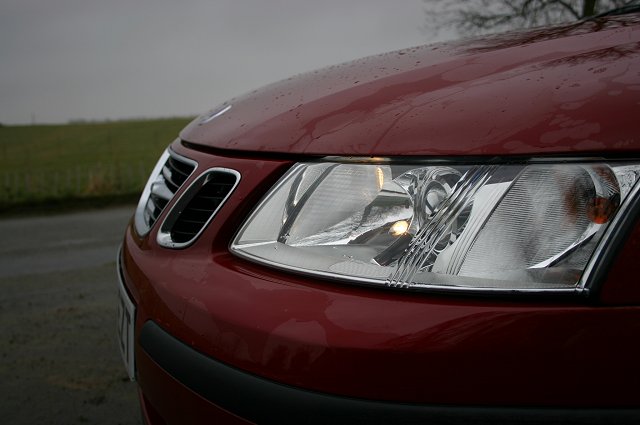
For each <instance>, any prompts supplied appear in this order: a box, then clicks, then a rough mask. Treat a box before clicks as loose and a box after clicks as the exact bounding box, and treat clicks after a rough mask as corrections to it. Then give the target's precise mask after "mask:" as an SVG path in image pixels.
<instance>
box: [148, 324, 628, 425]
mask: <svg viewBox="0 0 640 425" xmlns="http://www.w3.org/2000/svg"><path fill="white" fill-rule="evenodd" d="M140 345H141V347H142V348H143V349H144V351H145V352H146V353H147V354H148V355H149V356H150V357H151V358H152V359H153V360H154V361H155V362H156V363H157V364H158V365H159V366H160V367H162V368H163V369H164V370H165V371H166V372H168V373H169V374H170V375H171V376H173V377H174V378H175V379H176V380H178V381H179V382H181V383H182V384H183V385H185V386H186V387H187V388H189V389H191V390H192V391H194V392H195V393H197V394H199V395H200V396H202V397H204V398H205V399H207V400H209V401H210V402H212V403H214V404H216V405H218V406H219V407H222V408H224V409H226V410H228V411H230V412H232V413H234V414H236V415H238V416H240V417H242V418H245V419H247V420H249V421H251V422H255V423H258V424H271V423H273V424H293V423H305V424H327V423H349V424H367V425H372V424H430V425H437V424H443V425H444V424H447V425H451V424H465V425H467V424H485V423H486V424H526V425H533V424H638V423H640V409H551V408H513V407H467V406H464V407H457V406H439V405H421V404H402V403H393V402H381V401H373V400H364V399H356V398H348V397H343V396H336V395H330V394H324V393H318V392H314V391H309V390H305V389H301V388H296V387H291V386H288V385H284V384H280V383H277V382H274V381H270V380H267V379H264V378H260V377H258V376H255V375H252V374H250V373H247V372H243V371H241V370H239V369H236V368H233V367H230V366H227V365H225V364H223V363H221V362H219V361H217V360H214V359H212V358H210V357H207V356H205V355H203V354H202V353H200V352H198V351H196V350H194V349H192V348H191V347H189V346H187V345H186V344H184V343H183V342H181V341H179V340H178V339H176V338H175V337H173V336H171V335H170V334H168V333H167V332H165V331H164V330H163V329H161V328H160V327H159V326H158V325H157V324H155V323H153V322H151V321H149V322H146V323H145V324H144V325H143V327H142V331H141V334H140Z"/></svg>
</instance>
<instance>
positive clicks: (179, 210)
mask: <svg viewBox="0 0 640 425" xmlns="http://www.w3.org/2000/svg"><path fill="white" fill-rule="evenodd" d="M239 180H240V174H239V173H238V172H237V171H235V170H230V169H228V168H212V169H210V170H207V171H206V172H205V173H203V174H202V175H201V176H200V177H198V178H197V179H196V180H195V181H194V182H193V183H192V184H191V185H190V186H189V187H188V188H187V189H186V190H185V192H184V195H182V197H181V198H180V199H179V200H178V201H177V202H176V204H175V206H174V207H173V208H172V210H171V211H170V212H169V214H168V215H167V218H166V219H165V221H164V223H162V226H161V227H160V231H159V232H158V243H160V245H163V246H165V247H168V248H183V247H185V246H187V245H189V244H191V243H192V242H193V241H195V239H196V238H197V237H198V236H199V235H200V233H202V231H203V230H204V229H205V227H206V226H207V225H208V224H209V222H210V221H211V220H212V219H213V217H214V215H215V214H216V213H217V212H218V210H219V209H220V207H221V206H222V204H223V203H224V201H225V200H226V199H227V198H228V197H229V195H231V192H232V191H233V189H234V188H235V187H236V186H237V184H238V182H239Z"/></svg>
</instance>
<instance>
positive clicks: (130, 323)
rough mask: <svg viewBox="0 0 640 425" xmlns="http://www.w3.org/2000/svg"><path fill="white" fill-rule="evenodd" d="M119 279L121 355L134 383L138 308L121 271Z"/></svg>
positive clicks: (119, 337) (119, 338) (119, 339)
mask: <svg viewBox="0 0 640 425" xmlns="http://www.w3.org/2000/svg"><path fill="white" fill-rule="evenodd" d="M118 277H119V285H118V341H119V345H120V354H121V355H122V360H123V361H124V366H125V368H126V369H127V374H128V375H129V379H131V380H132V381H134V380H135V376H136V369H135V360H134V357H133V334H134V326H135V317H136V315H135V313H136V307H135V305H134V304H133V302H132V301H131V299H130V298H129V294H128V293H127V290H126V289H125V288H124V283H123V282H122V278H121V277H120V271H119V270H118Z"/></svg>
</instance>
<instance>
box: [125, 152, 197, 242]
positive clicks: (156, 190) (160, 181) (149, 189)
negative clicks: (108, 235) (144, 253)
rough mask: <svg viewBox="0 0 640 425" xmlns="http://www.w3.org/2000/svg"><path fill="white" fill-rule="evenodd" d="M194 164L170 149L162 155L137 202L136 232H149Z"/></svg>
mask: <svg viewBox="0 0 640 425" xmlns="http://www.w3.org/2000/svg"><path fill="white" fill-rule="evenodd" d="M196 166H197V163H196V162H195V161H193V160H190V159H188V158H184V157H182V156H180V155H178V154H176V153H175V152H173V151H171V150H167V151H166V152H165V153H164V154H163V155H162V157H161V158H160V160H159V161H158V165H156V168H155V169H154V170H153V172H152V173H151V177H150V178H149V182H148V183H147V186H146V187H145V189H144V191H143V193H142V196H141V198H140V202H139V203H138V208H137V210H136V219H135V224H136V230H137V232H138V234H140V235H144V234H146V233H148V232H149V230H150V229H151V228H152V227H153V225H154V224H155V222H156V221H157V220H158V217H160V214H162V211H164V208H165V207H166V206H167V204H168V203H169V201H170V200H171V199H172V198H173V196H174V195H175V193H176V192H177V191H178V189H180V187H181V186H182V185H183V184H184V182H185V181H186V180H187V179H188V178H189V176H190V175H191V173H193V171H194V170H195V169H196Z"/></svg>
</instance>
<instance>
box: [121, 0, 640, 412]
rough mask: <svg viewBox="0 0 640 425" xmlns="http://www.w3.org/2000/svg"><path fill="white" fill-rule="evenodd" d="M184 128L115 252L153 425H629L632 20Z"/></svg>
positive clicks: (638, 379) (472, 54)
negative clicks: (543, 424) (568, 424)
mask: <svg viewBox="0 0 640 425" xmlns="http://www.w3.org/2000/svg"><path fill="white" fill-rule="evenodd" d="M627 12H628V13H624V14H619V15H612V16H606V17H597V18H593V19H589V20H583V21H580V22H576V23H572V24H568V25H564V26H558V27H551V28H543V29H536V30H528V31H519V32H512V33H508V34H502V35H495V36H486V37H482V38H478V39H474V40H463V41H458V42H453V43H447V44H439V45H431V46H423V47H416V48H412V49H407V50H401V51H397V52H391V53H387V54H383V55H380V56H375V57H369V58H365V59H360V60H356V61H354V62H350V63H346V64H342V65H338V66H333V67H329V68H326V69H323V70H320V71H316V72H312V73H308V74H304V75H299V76H297V77H293V78H290V79H288V80H286V81H282V82H279V83H275V84H273V85H270V86H267V87H265V88H263V89H261V90H258V91H255V92H252V93H249V94H247V95H245V96H243V97H240V98H237V99H233V100H231V101H229V102H228V103H225V104H224V105H222V106H220V107H218V108H216V109H214V110H212V111H211V112H209V113H207V114H205V115H204V116H202V117H199V118H198V119H196V120H195V121H193V122H192V123H191V124H189V125H188V126H187V127H186V128H185V129H184V130H183V131H182V132H181V134H180V137H179V138H178V139H177V140H175V141H174V142H173V143H172V144H171V145H170V146H169V148H168V149H167V151H166V152H165V154H164V155H163V156H162V158H161V159H160V161H159V162H158V165H157V166H156V168H155V170H154V171H153V174H152V176H151V178H150V180H149V183H148V184H147V186H146V188H145V190H144V193H143V195H142V198H141V199H140V203H139V205H138V209H137V211H136V214H135V217H134V219H132V222H131V224H130V226H129V228H128V229H127V232H126V236H125V239H124V244H123V247H122V251H121V254H120V256H119V262H118V267H119V276H120V280H121V285H120V299H121V302H120V309H119V311H120V337H121V345H122V352H123V355H124V358H125V363H126V366H127V369H128V371H129V374H130V376H131V378H132V379H135V380H136V381H137V383H138V385H139V395H140V401H141V405H142V411H143V416H144V419H145V421H146V422H147V423H148V424H153V425H156V424H201V423H222V424H246V423H274V424H286V423H304V424H310V423H332V424H333V423H349V424H353V423H363V424H374V423H382V424H401V423H436V424H440V423H461V424H468V423H474V424H475V423H490V424H496V423H527V424H535V423H607V424H619V423H634V424H637V423H640V278H639V277H638V276H639V274H638V272H639V259H640V224H638V223H639V222H638V217H639V216H640V215H639V214H640V193H639V192H640V185H639V184H638V180H639V179H640V14H638V13H637V12H633V11H629V10H627Z"/></svg>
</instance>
